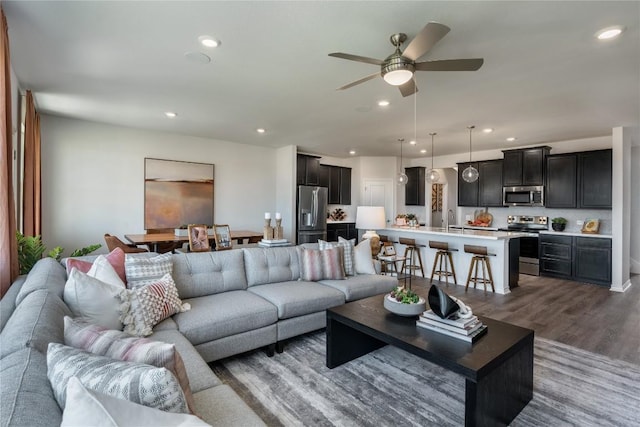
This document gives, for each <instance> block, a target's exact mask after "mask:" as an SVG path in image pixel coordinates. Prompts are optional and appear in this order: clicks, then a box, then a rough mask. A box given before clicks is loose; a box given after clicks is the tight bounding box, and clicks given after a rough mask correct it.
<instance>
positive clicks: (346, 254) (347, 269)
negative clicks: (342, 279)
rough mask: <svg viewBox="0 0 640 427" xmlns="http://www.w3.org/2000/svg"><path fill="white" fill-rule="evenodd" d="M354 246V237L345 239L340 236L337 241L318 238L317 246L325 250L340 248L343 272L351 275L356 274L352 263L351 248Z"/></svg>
mask: <svg viewBox="0 0 640 427" xmlns="http://www.w3.org/2000/svg"><path fill="white" fill-rule="evenodd" d="M354 246H355V239H351V240H347V239H344V238H342V237H339V238H338V241H337V242H325V241H324V240H318V248H319V249H320V250H325V249H329V248H336V247H341V248H342V254H343V255H342V265H343V267H344V273H345V274H346V275H347V276H353V275H355V274H356V270H355V268H354V264H353V248H354Z"/></svg>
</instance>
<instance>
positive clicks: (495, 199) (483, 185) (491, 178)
mask: <svg viewBox="0 0 640 427" xmlns="http://www.w3.org/2000/svg"><path fill="white" fill-rule="evenodd" d="M478 172H479V178H478V206H485V207H490V206H502V160H499V159H498V160H488V161H485V162H478Z"/></svg>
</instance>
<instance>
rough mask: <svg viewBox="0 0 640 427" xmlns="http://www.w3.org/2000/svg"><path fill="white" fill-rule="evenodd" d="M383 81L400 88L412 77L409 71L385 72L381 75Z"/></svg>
mask: <svg viewBox="0 0 640 427" xmlns="http://www.w3.org/2000/svg"><path fill="white" fill-rule="evenodd" d="M382 77H383V78H384V81H385V82H387V83H389V84H390V85H392V86H402V85H403V84H405V83H406V82H408V81H409V80H411V78H412V77H413V73H412V72H411V71H409V70H394V71H387V72H386V73H384V74H383V75H382Z"/></svg>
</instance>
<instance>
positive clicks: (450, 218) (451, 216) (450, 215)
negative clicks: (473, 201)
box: [446, 209, 455, 231]
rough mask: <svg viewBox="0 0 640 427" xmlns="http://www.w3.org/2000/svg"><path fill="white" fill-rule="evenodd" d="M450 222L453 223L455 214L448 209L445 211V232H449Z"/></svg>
mask: <svg viewBox="0 0 640 427" xmlns="http://www.w3.org/2000/svg"><path fill="white" fill-rule="evenodd" d="M451 221H455V214H454V213H453V211H452V210H451V209H449V210H448V211H447V223H446V228H447V231H449V224H450V223H451Z"/></svg>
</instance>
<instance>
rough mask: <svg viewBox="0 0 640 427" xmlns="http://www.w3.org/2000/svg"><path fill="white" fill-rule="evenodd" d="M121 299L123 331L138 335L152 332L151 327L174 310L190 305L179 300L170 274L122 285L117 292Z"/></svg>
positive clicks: (180, 310) (181, 309)
mask: <svg viewBox="0 0 640 427" xmlns="http://www.w3.org/2000/svg"><path fill="white" fill-rule="evenodd" d="M118 297H119V298H120V301H121V302H122V306H121V309H122V316H121V317H120V320H122V323H123V324H124V331H125V332H127V333H129V334H131V335H137V336H147V335H151V334H152V333H153V327H154V326H155V325H156V324H158V323H159V322H160V321H162V320H164V319H166V318H167V317H169V316H172V315H174V314H175V313H180V312H183V311H187V310H189V309H191V306H190V305H189V304H188V303H183V302H182V301H180V297H179V296H178V289H176V285H175V283H174V282H173V279H172V278H171V275H170V274H165V275H164V277H162V279H159V280H155V281H153V282H151V283H147V284H145V285H143V286H138V287H136V288H134V289H124V290H123V291H122V292H120V294H119V295H118Z"/></svg>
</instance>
